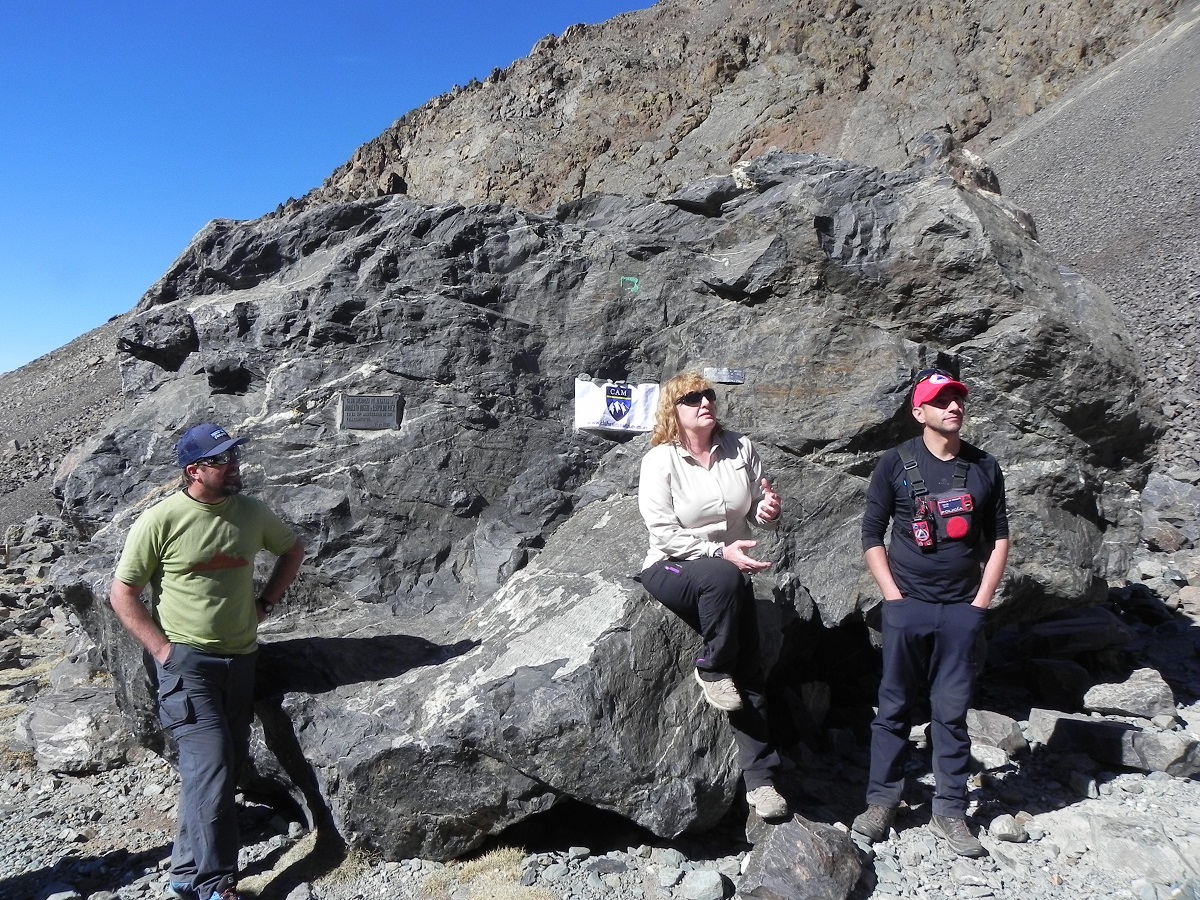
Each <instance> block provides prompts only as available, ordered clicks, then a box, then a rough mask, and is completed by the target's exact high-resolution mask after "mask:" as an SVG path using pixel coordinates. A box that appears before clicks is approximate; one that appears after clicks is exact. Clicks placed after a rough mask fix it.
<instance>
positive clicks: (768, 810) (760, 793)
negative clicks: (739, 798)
mask: <svg viewBox="0 0 1200 900" xmlns="http://www.w3.org/2000/svg"><path fill="white" fill-rule="evenodd" d="M746 802H747V803H749V804H750V808H751V809H753V810H754V811H755V812H756V813H758V815H759V817H760V818H763V819H785V818H787V814H788V805H787V801H786V800H784V799H783V797H782V795H780V793H779V791H777V790H775V788H774V787H773V786H772V785H769V784H764V785H763V786H762V787H756V788H755V789H754V790H752V791H747V792H746Z"/></svg>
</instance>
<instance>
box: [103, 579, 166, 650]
mask: <svg viewBox="0 0 1200 900" xmlns="http://www.w3.org/2000/svg"><path fill="white" fill-rule="evenodd" d="M108 602H109V605H110V606H111V607H112V611H113V612H114V613H115V614H116V616H117V620H118V621H119V622H120V623H121V625H122V626H124V628H125V630H126V631H128V632H129V633H130V634H131V635H133V638H134V640H136V641H137V642H138V643H139V644H141V645H142V646H143V647H144V648H146V652H147V653H149V654H150V655H151V656H153V657H154V658H155V659H156V660H158V661H159V662H160V663H161V662H165V661H166V658H167V657H168V656H169V655H170V653H171V642H170V641H169V640H167V636H166V635H165V634H164V633H163V630H162V629H161V628H159V627H158V623H157V622H155V621H154V619H153V618H152V617H151V615H150V611H149V610H148V609H146V607H145V605H144V604H143V603H142V589H141V588H139V587H135V586H134V585H132V584H126V583H125V582H123V581H115V580H114V581H113V583H112V591H111V592H110V593H109V598H108Z"/></svg>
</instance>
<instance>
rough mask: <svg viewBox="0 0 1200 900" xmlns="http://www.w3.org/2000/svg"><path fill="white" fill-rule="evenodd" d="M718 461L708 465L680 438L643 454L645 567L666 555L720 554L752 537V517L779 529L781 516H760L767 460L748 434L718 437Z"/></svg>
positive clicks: (640, 500)
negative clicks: (770, 518) (647, 540)
mask: <svg viewBox="0 0 1200 900" xmlns="http://www.w3.org/2000/svg"><path fill="white" fill-rule="evenodd" d="M712 449H713V453H712V463H711V466H710V467H709V468H707V469H706V468H704V466H702V465H700V463H699V462H698V461H697V460H696V458H695V457H694V456H692V454H690V453H689V452H688V451H686V450H684V449H683V447H681V446H680V445H679V444H675V443H671V444H659V445H658V446H657V447H652V448H651V449H650V452H648V453H647V454H646V455H645V456H644V457H643V458H642V472H641V480H640V481H639V482H638V508H639V509H640V510H641V513H642V518H643V519H644V520H645V521H646V528H647V529H649V531H650V551H649V553H647V554H646V559H645V562H643V564H642V568H643V569H644V568H646V567H647V566H649V565H652V564H653V563H656V562H659V561H660V560H664V559H697V558H699V557H702V556H715V555H716V553H717V550H718V549H720V548H721V547H724V546H725V545H726V544H728V543H731V542H733V541H740V540H748V539H749V538H750V537H751V534H750V523H751V522H753V523H754V524H755V525H757V526H758V527H760V528H765V529H769V530H774V529H775V528H776V527H778V525H779V522H778V520H775V521H772V522H767V521H763V520H762V519H761V518H759V514H758V513H759V507H760V506H761V504H762V500H763V492H762V485H761V481H762V478H763V470H762V463H761V462H760V461H759V458H758V454H757V453H756V452H755V451H754V447H753V445H752V444H751V443H750V439H749V438H747V437H746V436H745V435H741V434H737V433H736V432H732V431H725V432H722V433H721V434H719V435H714V437H713V447H712Z"/></svg>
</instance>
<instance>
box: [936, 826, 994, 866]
mask: <svg viewBox="0 0 1200 900" xmlns="http://www.w3.org/2000/svg"><path fill="white" fill-rule="evenodd" d="M929 824H930V826H931V827H932V828H933V833H934V834H936V835H938V836H939V837H942V838H945V840H946V843H947V844H949V845H950V849H951V850H953V851H954V852H955V853H957V854H958V855H959V856H970V857H977V856H984V855H986V854H987V851H986V850H984V849H983V844H981V843H979V840H978V839H977V838H976V837H975V835H973V834H971V829H969V828H968V827H967V822H966V820H965V819H960V818H956V817H954V816H934V817H933V820H932V821H931V822H930V823H929Z"/></svg>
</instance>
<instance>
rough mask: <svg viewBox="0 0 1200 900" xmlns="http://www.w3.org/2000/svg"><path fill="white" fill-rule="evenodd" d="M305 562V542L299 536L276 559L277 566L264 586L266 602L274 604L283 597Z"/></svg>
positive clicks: (263, 597)
mask: <svg viewBox="0 0 1200 900" xmlns="http://www.w3.org/2000/svg"><path fill="white" fill-rule="evenodd" d="M303 562H304V544H303V543H302V542H301V541H300V540H299V539H298V538H297V540H296V543H294V544H293V545H292V549H291V550H289V551H288V552H287V553H285V554H283V556H281V557H279V558H278V559H277V560H275V568H274V569H272V570H271V577H270V578H268V579H267V586H266V587H264V588H263V592H262V600H263V602H264V603H268V604H270V605H271V606H274V605H275V604H276V603H279V602H280V601H281V600H282V599H283V595H284V594H286V593H287V592H288V588H290V587H291V586H292V582H293V581H295V580H296V573H297V572H299V571H300V565H301V563H303Z"/></svg>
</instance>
